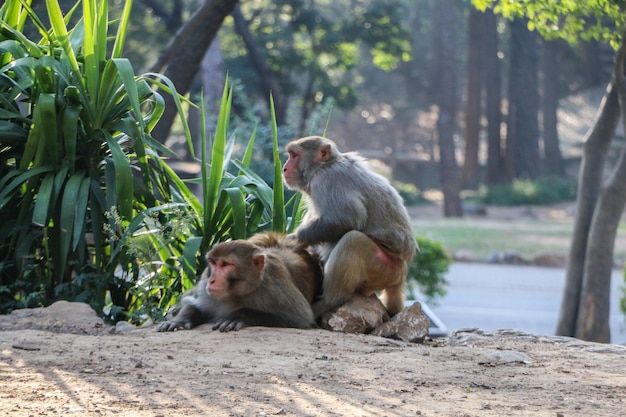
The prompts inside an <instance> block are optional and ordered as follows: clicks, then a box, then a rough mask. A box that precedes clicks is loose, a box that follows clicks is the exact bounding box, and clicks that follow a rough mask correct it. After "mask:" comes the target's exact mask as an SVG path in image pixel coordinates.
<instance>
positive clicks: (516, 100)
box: [506, 18, 541, 179]
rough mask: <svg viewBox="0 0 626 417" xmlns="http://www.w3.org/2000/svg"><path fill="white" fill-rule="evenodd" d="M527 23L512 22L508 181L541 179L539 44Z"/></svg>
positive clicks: (507, 152)
mask: <svg viewBox="0 0 626 417" xmlns="http://www.w3.org/2000/svg"><path fill="white" fill-rule="evenodd" d="M527 25H528V23H527V20H526V19H522V18H517V19H513V20H512V21H511V22H510V25H509V27H510V29H511V38H510V43H511V44H510V55H511V61H510V66H509V77H508V78H509V94H508V98H509V114H508V120H507V131H506V132H507V134H506V163H507V171H506V173H507V174H508V175H509V179H513V178H527V179H536V178H538V177H539V176H540V175H541V155H540V153H539V120H538V118H537V116H538V114H539V89H538V85H537V82H538V65H539V54H538V52H537V51H538V43H537V34H536V32H531V31H529V30H528V28H527Z"/></svg>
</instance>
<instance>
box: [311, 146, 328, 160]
mask: <svg viewBox="0 0 626 417" xmlns="http://www.w3.org/2000/svg"><path fill="white" fill-rule="evenodd" d="M331 156H332V150H331V149H330V145H329V144H325V145H321V146H320V147H319V148H317V155H315V161H316V162H328V161H329V160H330V158H331Z"/></svg>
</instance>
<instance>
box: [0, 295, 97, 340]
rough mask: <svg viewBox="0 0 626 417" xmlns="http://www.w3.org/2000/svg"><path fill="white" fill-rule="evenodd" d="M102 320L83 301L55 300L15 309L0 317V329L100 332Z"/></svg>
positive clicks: (80, 332)
mask: <svg viewBox="0 0 626 417" xmlns="http://www.w3.org/2000/svg"><path fill="white" fill-rule="evenodd" d="M105 327H106V326H105V324H104V321H103V320H102V319H101V318H100V317H98V315H97V314H96V312H95V311H94V310H93V309H92V308H91V307H90V306H89V305H88V304H85V303H77V302H69V301H57V302H56V303H54V304H52V305H50V306H48V307H45V308H25V309H21V310H15V311H13V312H12V313H11V314H10V315H8V316H2V317H1V318H0V330H9V329H10V330H13V329H37V330H48V331H51V332H56V333H75V334H100V333H102V332H103V331H105Z"/></svg>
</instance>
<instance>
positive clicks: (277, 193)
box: [270, 94, 287, 233]
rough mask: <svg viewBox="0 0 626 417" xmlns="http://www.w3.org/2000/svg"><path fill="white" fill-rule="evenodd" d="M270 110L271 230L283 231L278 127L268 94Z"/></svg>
mask: <svg viewBox="0 0 626 417" xmlns="http://www.w3.org/2000/svg"><path fill="white" fill-rule="evenodd" d="M270 112H271V116H272V117H271V120H272V148H273V153H274V204H273V214H272V230H273V231H275V232H279V233H283V232H284V231H285V229H286V217H287V215H286V214H285V194H284V192H285V191H284V189H283V169H282V164H281V162H280V150H279V148H278V127H277V125H276V111H275V110H274V98H273V97H272V95H271V94H270Z"/></svg>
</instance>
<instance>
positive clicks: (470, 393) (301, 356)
mask: <svg viewBox="0 0 626 417" xmlns="http://www.w3.org/2000/svg"><path fill="white" fill-rule="evenodd" d="M50 310H53V311H50ZM16 313H18V312H14V314H13V315H11V316H1V317H0V384H1V388H0V415H2V416H11V417H31V416H33V417H35V416H72V415H75V416H137V417H148V416H150V417H157V416H164V417H165V416H268V415H281V416H415V415H418V416H619V415H623V413H624V410H625V409H626V347H623V346H618V345H602V344H594V343H587V342H582V341H579V340H576V339H569V338H555V337H543V336H535V335H528V334H521V333H519V332H516V331H499V332H493V333H483V332H481V331H478V330H466V331H463V330H461V331H457V332H456V333H454V334H453V335H452V336H450V337H449V338H446V339H437V340H430V341H427V342H426V343H424V344H409V343H404V342H399V341H395V340H390V339H384V338H379V337H374V336H369V335H352V334H341V333H334V332H330V331H325V330H294V329H268V328H245V329H242V330H240V331H238V332H231V333H219V332H216V331H213V330H211V328H210V327H209V326H200V327H198V328H196V329H193V330H189V331H178V332H174V333H157V332H155V329H154V328H155V326H149V327H145V328H140V329H132V328H130V329H125V328H118V332H116V331H114V329H113V328H109V327H107V326H104V325H102V323H101V322H100V320H99V319H98V318H97V317H96V316H95V313H93V312H91V311H90V310H89V309H88V307H87V306H85V305H84V304H77V303H66V302H61V304H60V305H59V304H57V305H53V306H52V307H50V308H48V309H44V310H42V309H35V310H21V311H20V312H19V313H18V314H16ZM122 331H126V332H125V333H119V332H122ZM69 332H73V333H69Z"/></svg>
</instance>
